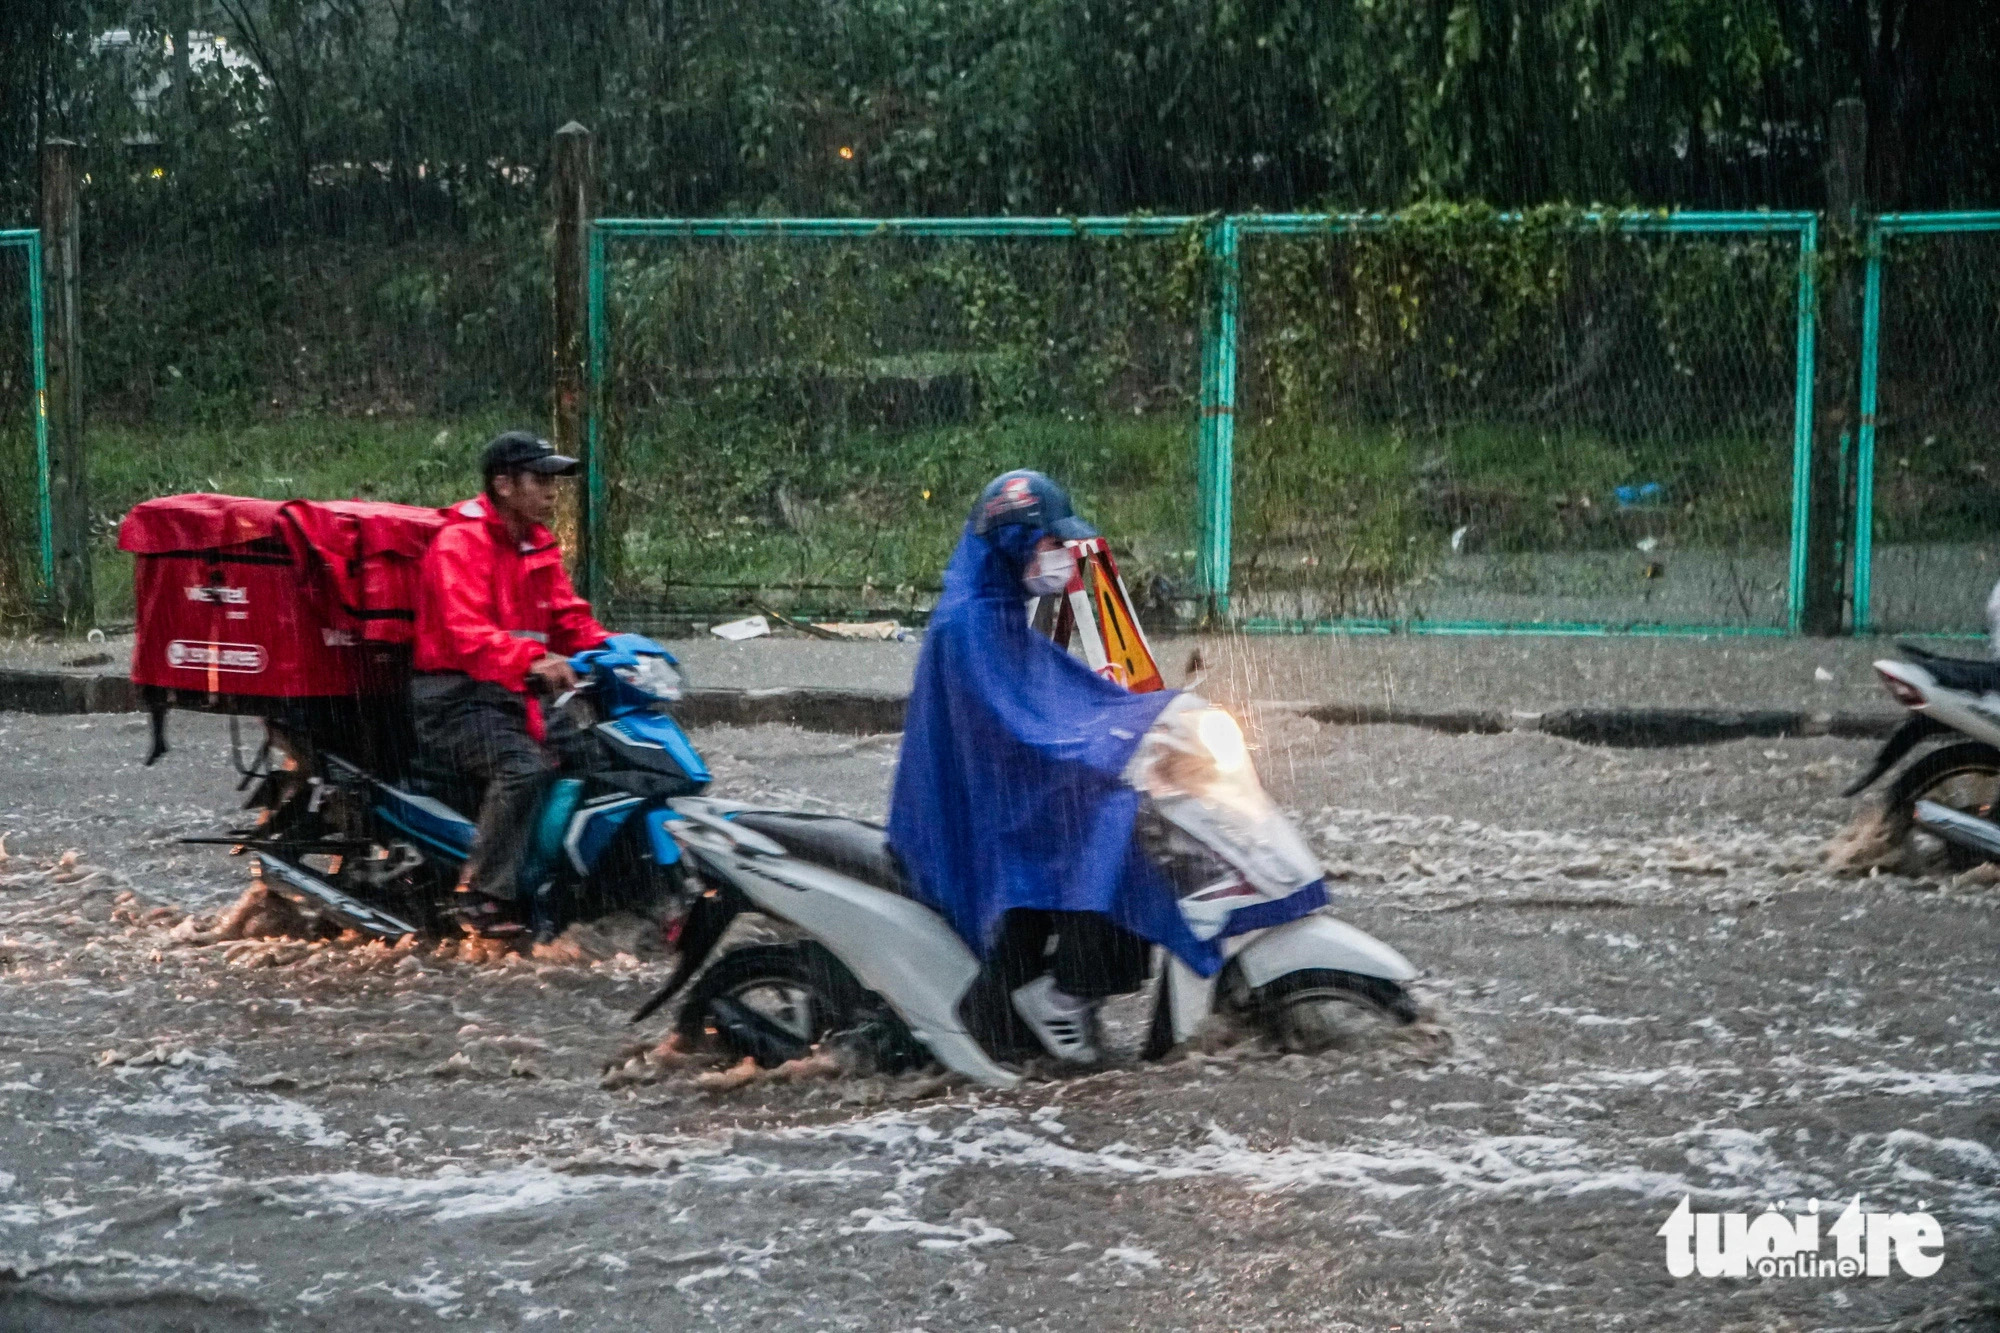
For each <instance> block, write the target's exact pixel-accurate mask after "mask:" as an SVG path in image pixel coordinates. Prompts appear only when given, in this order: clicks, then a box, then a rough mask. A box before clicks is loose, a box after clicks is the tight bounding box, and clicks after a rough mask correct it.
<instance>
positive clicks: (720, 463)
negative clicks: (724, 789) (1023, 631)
mask: <svg viewBox="0 0 2000 1333" xmlns="http://www.w3.org/2000/svg"><path fill="white" fill-rule="evenodd" d="M523 423H528V424H533V423H534V417H533V415H532V414H530V413H526V412H508V411H499V410H495V411H488V412H482V413H479V414H475V415H466V416H460V417H452V418H444V417H432V416H421V417H398V418H375V419H368V418H294V419H289V420H282V421H275V422H267V423H261V424H256V425H244V426H237V427H220V428H200V427H123V426H103V427H99V428H97V429H95V430H93V432H92V439H91V451H92V454H91V458H92V486H93V493H94V496H95V498H96V507H97V512H98V520H97V532H98V554H99V559H98V563H97V579H98V598H99V606H100V607H101V608H102V610H101V612H100V616H101V618H102V619H104V620H105V621H107V622H113V621H117V620H120V619H124V618H128V617H129V616H130V614H131V605H132V591H131V562H130V560H129V559H128V558H126V557H124V556H122V555H120V554H119V553H118V552H117V551H116V549H115V546H116V530H117V524H118V520H119V519H120V518H121V517H122V516H123V515H124V513H125V511H126V510H128V509H129V508H130V507H131V506H132V505H134V504H136V503H138V502H139V501H141V500H145V499H149V498H152V497H154V496H158V495H170V494H174V493H177V492H183V491H195V490H215V491H222V492H226V493H230V494H237V495H254V496H262V497H266V498H271V499H289V498H293V497H301V496H303V497H311V498H337V497H347V496H360V497H365V498H371V499H381V500H393V501H399V502H402V503H410V504H445V503H449V502H450V501H452V500H455V499H458V498H461V497H463V496H465V495H467V494H470V493H471V492H472V491H473V490H474V489H475V488H476V486H477V481H476V478H475V476H474V468H475V462H476V457H477V451H478V448H479V446H480V445H481V444H482V443H483V442H484V441H485V440H486V439H487V438H488V437H489V436H491V435H492V434H493V433H494V432H495V431H497V430H500V429H503V428H505V427H507V426H509V425H518V424H523ZM609 435H610V441H611V446H612V448H613V451H614V455H613V456H614V458H615V460H616V464H615V467H614V471H613V475H612V478H611V497H612V520H611V521H612V530H613V533H614V535H615V537H616V539H617V541H616V546H615V549H614V552H613V561H614V569H613V587H614V589H615V590H616V598H617V600H618V601H619V602H620V603H621V605H622V606H625V607H628V608H646V609H659V610H668V609H671V610H676V611H686V612H693V613H709V612H720V611H727V610H735V609H741V608H746V607H754V606H756V605H760V604H771V605H778V606H782V607H785V608H787V609H796V610H800V611H807V612H812V613H815V614H818V613H824V614H857V615H868V614H874V613H907V612H909V611H911V610H921V609H922V608H923V607H925V606H927V605H928V604H929V602H930V601H931V599H932V596H933V595H934V592H935V589H936V588H937V585H938V579H939V576H940V574H941V573H942V570H943V567H944V563H945V561H946V559H947V558H948V557H949V555H950V553H951V549H952V547H953V545H954V544H955V543H956V542H957V540H958V535H959V531H960V529H961V526H962V525H963V523H964V520H965V512H966V508H967V506H968V505H969V504H970V502H971V499H972V497H973V496H974V495H975V494H976V493H977V492H978V490H979V488H980V487H981V486H982V485H984V484H985V482H986V481H987V480H989V479H990V478H991V477H992V476H993V475H994V474H995V473H997V472H999V471H1001V470H1003V469H1005V468H1009V467H1034V468H1039V469H1041V470H1043V471H1045V472H1048V473H1049V474H1051V475H1052V476H1055V477H1057V478H1058V479H1060V480H1061V481H1063V482H1064V484H1066V485H1067V486H1069V487H1070V488H1071V490H1072V492H1073V493H1074V494H1075V496H1076V500H1077V505H1078V509H1079V511H1080V512H1082V513H1083V514H1084V515H1085V516H1086V517H1087V518H1089V519H1090V520H1091V521H1092V522H1094V523H1096V524H1097V525H1098V526H1099V527H1100V528H1101V529H1102V530H1103V531H1105V532H1106V533H1107V534H1109V535H1110V536H1111V538H1112V540H1113V541H1114V543H1115V544H1116V547H1117V551H1118V556H1119V560H1120V563H1121V565H1122V566H1123V567H1124V569H1125V571H1126V576H1127V580H1128V582H1129V583H1131V584H1132V585H1133V589H1134V592H1135V593H1136V594H1138V595H1139V596H1140V597H1141V599H1142V600H1146V601H1166V600H1169V599H1171V598H1172V597H1173V596H1175V595H1176V594H1183V595H1185V594H1189V593H1191V591H1192V574H1193V569H1194V559H1195V546H1196V537H1195V522H1194V515H1195V500H1196V496H1195V485H1194V466H1193V439H1192V435H1193V432H1192V427H1191V425H1190V423H1189V421H1188V419H1187V417H1186V416H1185V415H1183V414H1181V413H1177V412H1176V413H1158V414H1148V415H1137V416H1132V417H1065V416H1062V415H1045V416H1035V417H1013V418H1009V419H1005V420H1001V421H996V422H986V423H973V424H962V425H952V426H939V427H931V428H922V429H900V430H898V429H889V428H861V429H854V430H850V431H847V432H845V433H829V434H826V435H824V436H821V437H810V436H803V435H799V434H796V433H791V432H787V431H786V430H785V429H784V428H783V427H782V426H779V425H774V424H773V423H771V422H770V421H769V420H763V419H759V418H757V417H756V416H755V415H737V416H732V415H729V414H723V413H716V412H712V411H710V412H697V411H695V410H694V409H693V408H686V409H676V410H673V411H662V412H655V413H651V414H647V415H644V416H641V415H638V414H636V413H635V414H633V415H632V416H631V417H629V418H628V419H626V420H624V421H622V422H619V423H616V425H615V427H614V428H613V429H612V430H611V431H610V432H609ZM1237 440H1238V442H1237V455H1236V457H1237V470H1236V514H1235V562H1236V567H1235V583H1236V586H1237V587H1238V588H1239V589H1240V590H1244V591H1259V590H1286V589H1310V590H1312V591H1314V592H1315V593H1316V594H1318V595H1319V596H1320V598H1321V601H1320V604H1321V605H1324V606H1327V607H1329V608H1338V611H1339V613H1340V614H1350V615H1394V614H1399V613H1400V612H1401V611H1402V610H1403V609H1404V607H1403V603H1404V602H1406V601H1407V599H1408V596H1409V594H1410V590H1411V589H1414V588H1419V587H1422V586H1425V585H1426V584H1427V583H1428V582H1430V581H1433V580H1434V579H1435V578H1437V577H1439V576H1440V570H1441V567H1442V566H1443V564H1444V562H1445V561H1446V559H1447V558H1448V556H1449V552H1450V549H1451V548H1450V541H1451V536H1452V534H1453V533H1454V532H1455V531H1457V530H1459V529H1461V528H1464V529H1467V530H1468V533H1467V537H1466V538H1465V539H1464V544H1465V546H1466V548H1467V549H1468V550H1479V551H1483V552H1486V553H1488V554H1490V555H1492V556H1494V557H1496V558H1497V559H1496V561H1495V562H1489V563H1492V565H1493V568H1492V569H1491V570H1490V571H1488V573H1487V574H1486V575H1484V576H1483V577H1486V578H1488V579H1492V578H1497V577H1499V575H1500V574H1501V573H1504V571H1505V570H1506V569H1508V568H1510V567H1511V566H1509V565H1508V564H1507V561H1508V560H1509V559H1513V558H1516V557H1518V558H1521V559H1526V558H1528V557H1530V556H1531V555H1533V554H1536V553H1546V552H1587V551H1610V550H1619V549H1623V550H1627V551H1629V550H1630V549H1631V547H1632V546H1633V545H1634V544H1635V543H1637V542H1638V541H1641V540H1644V539H1645V538H1648V537H1651V538H1653V539H1655V540H1656V541H1657V542H1658V543H1659V544H1660V545H1661V546H1662V547H1663V548H1664V549H1667V550H1671V549H1674V548H1681V549H1695V548H1708V549H1747V548H1751V547H1763V546H1771V545H1782V543H1783V541H1784V539H1785V533H1786V527H1787V523H1788V521H1789V475H1790V458H1789V452H1788V447H1782V448H1781V447H1780V446H1779V445H1777V444H1774V443H1773V442H1771V441H1770V440H1766V439H1760V438H1758V437H1757V436H1755V435H1753V434H1751V433H1749V432H1745V433H1743V434H1741V435H1738V436H1724V437H1717V438H1711V439H1704V440H1700V441H1693V442H1687V443H1682V444H1669V443H1663V442H1660V441H1653V440H1646V439H1630V440H1618V439H1612V438H1609V437H1606V436H1604V435H1601V434H1590V433H1578V432H1570V433H1556V432H1545V431H1536V430H1532V429H1527V428H1510V427H1497V426H1475V427H1466V428H1461V429H1457V430H1448V431H1442V432H1427V433H1423V434H1413V433H1407V432H1403V431H1398V430H1395V429H1391V428H1386V427H1384V428H1370V427H1362V428H1350V429H1332V428H1326V427H1303V426H1292V425H1283V424H1279V425H1271V426H1253V425H1246V426H1245V428H1244V429H1243V430H1241V431H1240V432H1239V434H1238V437H1237ZM1645 482H1657V483H1658V484H1659V486H1660V494H1659V499H1658V500H1657V502H1655V503H1652V504H1649V505H1646V506H1642V507H1637V508H1621V507H1620V506H1619V504H1618V502H1617V500H1616V498H1615V491H1616V488H1617V487H1620V486H1636V485H1640V484H1643V483H1645ZM18 507H19V506H16V508H18ZM30 535H31V533H17V534H16V536H17V541H16V545H17V546H21V545H23V544H24V543H23V542H22V541H21V540H18V539H20V538H25V537H28V536H30ZM1634 558H1635V559H1636V558H1637V557H1636V556H1635V557H1634ZM1515 591H1519V592H1529V591H1532V589H1530V588H1529V587H1527V586H1525V585H1524V586H1523V587H1522V588H1520V589H1516V590H1515Z"/></svg>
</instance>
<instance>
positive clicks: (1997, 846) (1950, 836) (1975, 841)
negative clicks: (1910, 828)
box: [1916, 801, 2000, 861]
mask: <svg viewBox="0 0 2000 1333" xmlns="http://www.w3.org/2000/svg"><path fill="white" fill-rule="evenodd" d="M1916 819H1917V824H1918V825H1919V826H1920V827H1922V828H1925V829H1928V830H1930V831H1931V832H1932V833H1935V834H1937V835H1938V836H1939V837H1940V838H1943V839H1944V840H1945V841H1946V842H1949V843H1954V844H1956V845H1957V846H1960V847H1963V848H1965V849H1966V850H1967V851H1973V852H1978V853H1979V854H1980V855H1981V856H1984V857H1986V858H1988V859H1989V860H1993V861H2000V824H1993V823H1990V822H1988V821H1987V820H1984V819H1981V818H1979V816H1977V815H1968V814H1966V813H1965V812H1964V811H1962V810H1953V809H1952V808H1951V807H1950V806H1944V805H1939V804H1938V803H1937V802H1936V801H1918V802H1917V808H1916Z"/></svg>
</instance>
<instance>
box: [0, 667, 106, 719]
mask: <svg viewBox="0 0 2000 1333" xmlns="http://www.w3.org/2000/svg"><path fill="white" fill-rule="evenodd" d="M138 710H139V692H138V690H136V689H134V688H133V685H132V682H131V680H129V679H128V678H127V677H124V676H106V675H101V674H98V673H95V672H88V671H13V670H0V711H5V712H15V713H134V712H137V711H138Z"/></svg>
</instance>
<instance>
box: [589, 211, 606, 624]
mask: <svg viewBox="0 0 2000 1333" xmlns="http://www.w3.org/2000/svg"><path fill="white" fill-rule="evenodd" d="M589 228H590V255H589V269H590V273H589V277H588V279H587V285H588V287H589V296H588V298H587V300H588V305H589V310H588V311H587V313H586V316H585V318H586V322H587V323H588V325H589V332H588V335H587V336H588V339H589V343H590V352H589V356H590V387H589V391H588V392H587V393H586V394H585V395H584V407H583V414H584V433H583V485H584V494H583V531H584V541H583V595H584V596H585V597H586V598H589V599H590V600H591V601H593V602H594V601H596V600H597V599H598V598H600V597H602V596H603V595H604V593H605V591H606V589H605V586H604V506H605V504H606V503H607V500H608V498H609V495H610V488H609V487H608V486H607V485H606V484H605V476H604V447H603V432H604V427H603V422H604V356H605V327H604V326H605V315H604V295H605V294H604V282H605V275H604V229H603V228H602V227H600V226H598V225H597V224H596V223H595V222H592V223H590V224H589Z"/></svg>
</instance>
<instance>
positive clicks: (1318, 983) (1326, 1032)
mask: <svg viewBox="0 0 2000 1333" xmlns="http://www.w3.org/2000/svg"><path fill="white" fill-rule="evenodd" d="M1249 998H1250V1005H1251V1007H1252V1009H1253V1011H1254V1012H1255V1014H1256V1016H1257V1018H1258V1019H1259V1020H1260V1022H1261V1023H1262V1025H1263V1027H1264V1030H1265V1032H1266V1033H1267V1034H1268V1035H1269V1036H1270V1038H1271V1040H1272V1041H1273V1042H1275V1043H1276V1044H1277V1045H1279V1046H1281V1047H1283V1048H1284V1049H1285V1050H1288V1051H1303V1052H1306V1053H1312V1052H1317V1051H1325V1050H1334V1049H1341V1050H1349V1049H1355V1048H1358V1047H1361V1046H1365V1045H1367V1044H1368V1043H1369V1041H1370V1040H1371V1039H1373V1038H1374V1037H1376V1036H1378V1035H1380V1034H1381V1033H1382V1032H1383V1031H1385V1030H1387V1029H1389V1028H1394V1027H1401V1026H1403V1025H1404V1024H1407V1023H1413V1022H1415V1021H1416V1018H1417V1006H1416V1002H1415V1001H1414V1000H1412V999H1411V998H1410V993H1409V992H1408V991H1406V990H1404V989H1403V988H1402V987H1401V986H1399V985H1397V984H1396V983H1395V982H1393V981H1388V980H1385V979H1384V978H1382V977H1367V976H1362V975H1361V974H1360V973H1358V972H1337V971H1333V970H1331V969H1327V968H1305V969H1302V970H1300V971H1297V972H1287V973H1286V974H1285V975H1284V976H1281V977H1278V978H1277V979H1276V980H1274V981H1271V982H1269V983H1267V984H1266V985H1264V986H1262V987H1260V988H1258V989H1257V990H1256V991H1255V992H1253V993H1252V994H1251V996H1250V997H1249Z"/></svg>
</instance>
